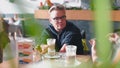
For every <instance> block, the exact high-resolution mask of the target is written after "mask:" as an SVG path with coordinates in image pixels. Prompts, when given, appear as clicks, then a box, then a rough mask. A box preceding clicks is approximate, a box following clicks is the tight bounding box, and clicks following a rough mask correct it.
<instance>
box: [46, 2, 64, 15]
mask: <svg viewBox="0 0 120 68" xmlns="http://www.w3.org/2000/svg"><path fill="white" fill-rule="evenodd" d="M53 10H64V11H65V10H66V9H65V7H64V6H63V5H61V4H54V5H53V6H51V8H50V9H49V10H48V13H50V12H52V11H53Z"/></svg>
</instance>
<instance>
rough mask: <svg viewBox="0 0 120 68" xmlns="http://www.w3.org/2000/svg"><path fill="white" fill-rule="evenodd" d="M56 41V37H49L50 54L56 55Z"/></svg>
mask: <svg viewBox="0 0 120 68" xmlns="http://www.w3.org/2000/svg"><path fill="white" fill-rule="evenodd" d="M55 42H56V39H54V38H48V39H47V45H48V55H49V56H54V55H55Z"/></svg>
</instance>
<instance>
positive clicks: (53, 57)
mask: <svg viewBox="0 0 120 68" xmlns="http://www.w3.org/2000/svg"><path fill="white" fill-rule="evenodd" d="M44 57H45V58H49V59H57V58H60V55H59V54H55V55H54V56H50V55H49V54H45V55H44Z"/></svg>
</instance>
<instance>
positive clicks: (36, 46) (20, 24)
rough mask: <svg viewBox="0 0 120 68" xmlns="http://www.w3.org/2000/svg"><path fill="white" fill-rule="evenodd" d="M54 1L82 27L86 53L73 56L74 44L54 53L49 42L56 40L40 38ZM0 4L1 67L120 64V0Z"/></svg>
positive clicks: (104, 67)
mask: <svg viewBox="0 0 120 68" xmlns="http://www.w3.org/2000/svg"><path fill="white" fill-rule="evenodd" d="M54 4H62V5H63V6H64V7H65V9H66V19H67V21H70V22H72V23H73V24H74V25H75V26H77V27H78V28H79V30H80V34H81V36H82V39H81V40H82V45H83V47H84V48H83V51H84V54H82V55H77V54H76V51H75V52H73V54H74V56H73V55H72V51H74V50H75V49H76V47H74V45H73V46H71V47H69V46H66V52H56V51H55V54H54V55H53V53H52V52H51V53H49V50H50V46H49V45H51V44H53V48H52V47H51V49H55V47H54V45H55V44H54V43H55V42H56V40H55V39H47V40H46V42H47V44H42V43H41V41H42V40H39V39H42V38H43V37H41V34H42V32H43V30H44V29H45V28H46V27H47V26H48V25H49V14H48V10H49V8H50V7H51V6H52V5H54ZM0 5H1V6H0V68H41V67H43V68H119V67H120V65H119V63H120V0H98V1H97V0H1V1H0ZM13 22H14V23H15V24H14V25H13V24H12V23H13ZM2 23H4V24H3V25H2ZM4 27H5V29H4ZM70 48H71V49H70ZM73 49H74V50H73ZM69 50H70V51H69ZM51 55H52V56H51Z"/></svg>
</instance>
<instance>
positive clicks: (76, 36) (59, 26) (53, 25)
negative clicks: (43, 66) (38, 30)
mask: <svg viewBox="0 0 120 68" xmlns="http://www.w3.org/2000/svg"><path fill="white" fill-rule="evenodd" d="M48 13H49V21H50V25H49V26H48V28H46V30H45V31H44V32H43V33H42V37H41V39H42V41H44V42H46V38H55V39H56V46H55V48H56V51H59V52H65V46H66V45H76V46H77V54H83V46H82V41H81V34H80V30H79V29H78V28H77V27H76V26H75V25H73V24H72V23H71V22H68V21H66V12H65V8H64V6H62V5H58V4H57V5H53V6H52V7H51V8H50V9H49V11H48ZM43 37H44V38H43Z"/></svg>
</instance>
